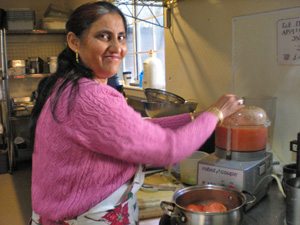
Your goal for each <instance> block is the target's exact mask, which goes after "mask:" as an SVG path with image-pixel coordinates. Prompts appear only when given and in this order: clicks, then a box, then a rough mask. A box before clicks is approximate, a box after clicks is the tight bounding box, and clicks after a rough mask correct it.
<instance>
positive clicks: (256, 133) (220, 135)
mask: <svg viewBox="0 0 300 225" xmlns="http://www.w3.org/2000/svg"><path fill="white" fill-rule="evenodd" d="M227 129H228V128H227V127H224V126H221V127H217V128H216V131H215V144H216V146H217V147H219V148H222V149H227ZM230 129H231V150H232V151H259V150H263V149H265V148H266V144H267V136H268V127H265V126H255V127H251V126H245V127H231V128H230Z"/></svg>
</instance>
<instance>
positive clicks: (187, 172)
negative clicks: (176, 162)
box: [180, 151, 208, 185]
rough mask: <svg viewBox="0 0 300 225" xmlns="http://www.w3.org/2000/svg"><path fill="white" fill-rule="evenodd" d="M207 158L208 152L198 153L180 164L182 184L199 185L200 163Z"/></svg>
mask: <svg viewBox="0 0 300 225" xmlns="http://www.w3.org/2000/svg"><path fill="white" fill-rule="evenodd" d="M206 156H208V154H207V153H206V152H202V151H196V152H194V153H193V154H192V155H191V156H190V157H188V158H187V159H185V160H183V161H182V162H181V163H180V178H181V182H182V183H185V184H188V185H196V184H197V171H198V167H197V166H198V162H199V160H200V159H203V158H204V157H206Z"/></svg>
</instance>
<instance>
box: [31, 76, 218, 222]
mask: <svg viewBox="0 0 300 225" xmlns="http://www.w3.org/2000/svg"><path fill="white" fill-rule="evenodd" d="M79 83H80V88H79V93H78V95H77V96H76V99H75V101H74V102H73V103H72V104H71V106H70V107H71V108H70V111H69V114H68V108H67V106H68V94H69V90H70V89H69V88H67V89H66V90H65V93H64V95H63V96H62V97H61V98H60V100H59V104H58V106H57V109H56V115H57V117H58V119H59V120H60V122H59V123H58V122H56V121H55V120H54V119H53V117H52V114H51V106H50V101H49V99H48V101H47V103H46V104H45V106H44V108H43V110H42V113H41V115H40V118H39V120H38V123H37V127H36V137H35V148H34V154H33V168H32V208H33V210H34V211H35V212H36V213H37V214H39V215H41V216H43V217H45V218H47V219H50V220H61V219H72V218H74V217H75V216H77V215H80V214H82V213H84V212H86V211H87V210H88V209H90V208H92V207H93V206H95V205H96V204H97V203H99V202H101V201H102V200H103V199H105V198H106V197H108V196H109V195H110V194H111V193H112V192H114V191H115V190H116V189H117V188H119V187H120V186H121V185H122V184H124V183H125V182H127V181H128V180H129V179H130V178H131V177H132V176H133V174H134V173H135V171H136V169H137V167H138V165H139V164H152V165H168V164H171V163H177V162H179V161H180V160H182V159H184V158H186V157H188V156H189V155H190V154H192V152H193V151H195V150H197V149H198V148H199V147H200V146H201V145H202V144H203V143H204V142H205V141H206V139H207V138H208V137H209V136H210V135H211V134H212V132H213V130H214V128H215V126H216V123H217V118H216V116H215V115H213V114H211V113H209V112H204V113H203V114H202V115H201V116H199V117H197V118H196V119H195V120H194V121H193V122H191V123H190V116H189V114H182V115H178V116H172V117H165V118H157V119H146V120H145V119H142V117H141V116H140V114H139V113H137V112H135V111H134V110H133V109H132V108H131V107H130V106H128V105H127V103H126V101H125V99H124V97H123V96H122V95H121V94H120V93H119V92H117V91H116V90H115V89H113V88H111V87H109V86H107V85H104V84H101V83H96V82H94V81H92V80H88V79H81V80H80V82H79Z"/></svg>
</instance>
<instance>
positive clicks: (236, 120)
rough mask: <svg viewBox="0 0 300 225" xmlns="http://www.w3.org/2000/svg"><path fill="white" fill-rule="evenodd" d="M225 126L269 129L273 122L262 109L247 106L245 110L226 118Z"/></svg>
mask: <svg viewBox="0 0 300 225" xmlns="http://www.w3.org/2000/svg"><path fill="white" fill-rule="evenodd" d="M223 124H224V125H226V126H258V125H260V126H261V125H263V126H266V127H268V126H270V125H271V121H270V120H269V118H268V116H267V114H266V112H265V111H264V110H263V109H262V108H259V107H256V106H245V107H244V108H243V109H241V110H239V111H237V112H236V113H234V114H232V115H231V116H228V117H227V118H225V119H224V122H223Z"/></svg>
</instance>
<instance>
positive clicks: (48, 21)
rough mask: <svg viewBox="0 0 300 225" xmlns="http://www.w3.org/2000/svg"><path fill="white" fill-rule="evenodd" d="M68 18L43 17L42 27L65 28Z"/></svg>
mask: <svg viewBox="0 0 300 225" xmlns="http://www.w3.org/2000/svg"><path fill="white" fill-rule="evenodd" d="M67 21H68V18H56V17H46V18H43V19H42V29H45V30H65V29H66V23H67Z"/></svg>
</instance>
